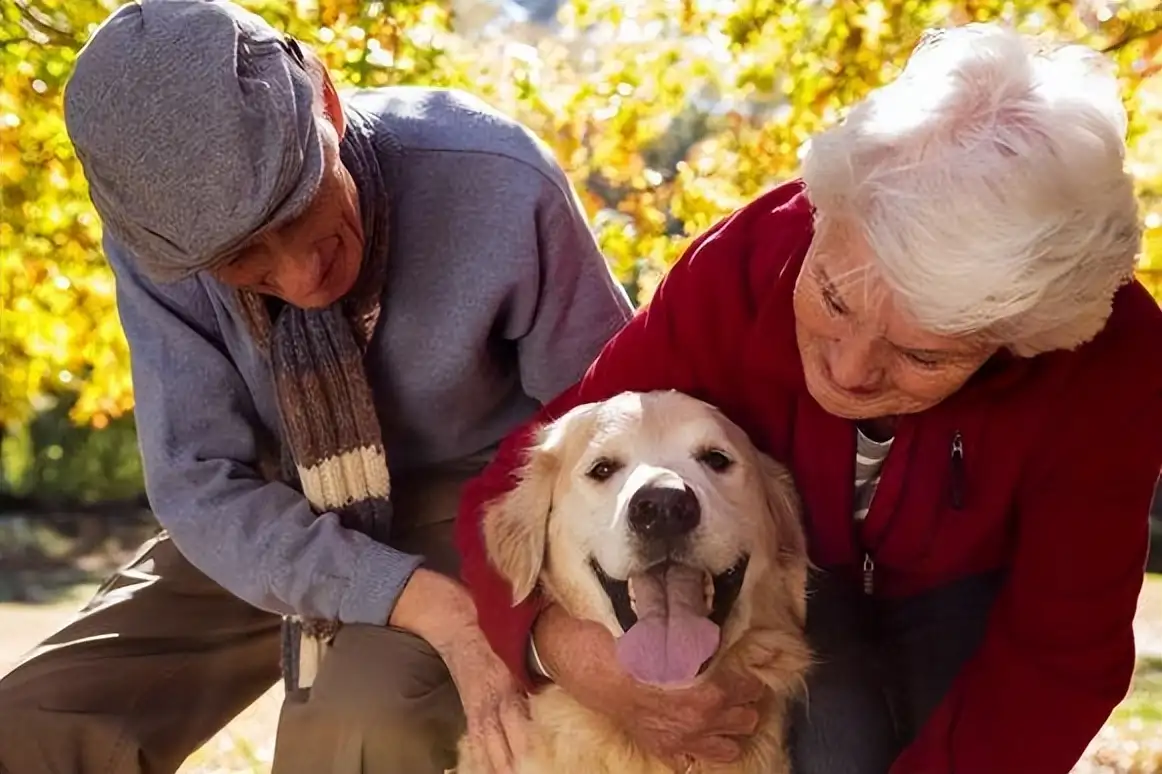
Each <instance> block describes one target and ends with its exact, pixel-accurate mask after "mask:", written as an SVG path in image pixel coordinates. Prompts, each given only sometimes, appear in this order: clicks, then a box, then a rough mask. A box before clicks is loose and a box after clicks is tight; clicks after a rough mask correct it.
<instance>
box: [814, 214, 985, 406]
mask: <svg viewBox="0 0 1162 774" xmlns="http://www.w3.org/2000/svg"><path fill="white" fill-rule="evenodd" d="M816 239H817V242H816V244H814V245H813V246H812V250H811V252H810V254H809V255H808V257H807V260H806V262H805V263H804V264H803V268H802V271H801V272H800V273H799V278H798V281H797V282H796V285H795V301H794V303H795V329H796V335H797V337H798V343H799V353H800V356H801V357H802V360H803V371H804V374H805V376H806V382H807V389H808V390H809V391H810V393H811V395H812V397H814V398H815V400H816V401H817V402H818V403H819V405H821V406H822V407H823V408H824V409H825V410H826V411H828V412H829V413H831V414H834V415H835V416H840V417H844V418H847V419H879V418H884V417H892V416H897V415H900V414H913V413H916V412H919V411H923V410H925V409H927V408H929V407H931V406H934V405H935V404H937V403H939V402H940V401H942V400H944V398H946V397H948V396H949V395H951V394H952V393H954V392H956V390H958V389H959V388H960V386H961V385H963V384H964V383H965V382H966V381H967V380H968V378H969V377H970V376H972V374H973V373H974V372H975V371H976V370H977V369H978V368H980V366H981V365H983V364H984V362H985V361H986V360H988V359H989V357H991V356H992V354H993V353H994V352H995V351H996V347H995V346H992V345H989V344H984V343H982V342H980V341H974V340H972V339H970V338H956V337H951V336H945V335H941V334H935V333H931V332H928V331H925V330H923V329H921V328H920V327H919V326H918V325H917V324H916V323H915V322H914V321H913V320H912V319H911V318H910V317H909V315H908V314H907V313H906V312H905V311H904V310H902V309H900V308H898V307H897V306H896V304H895V303H894V302H893V299H892V297H891V293H890V291H889V290H888V288H887V286H886V285H885V284H884V283H883V281H882V280H880V279H878V278H877V276H876V272H874V271H868V269H870V268H871V266H872V263H871V261H872V255H871V251H870V250H869V249H868V247H867V245H866V243H865V242H864V240H863V239H862V238H861V237H859V236H858V235H856V234H854V233H853V232H851V231H850V230H844V229H837V230H833V231H830V232H829V234H828V236H823V235H822V234H820V235H818V236H817V237H816Z"/></svg>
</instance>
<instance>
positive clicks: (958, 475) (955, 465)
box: [948, 430, 964, 511]
mask: <svg viewBox="0 0 1162 774" xmlns="http://www.w3.org/2000/svg"><path fill="white" fill-rule="evenodd" d="M950 456H951V461H950V462H951V465H952V486H951V487H950V488H949V493H948V494H949V500H950V501H951V505H952V509H953V510H955V511H959V510H962V509H963V508H964V436H962V435H961V434H960V431H959V430H957V431H956V432H955V433H953V435H952V451H951V455H950Z"/></svg>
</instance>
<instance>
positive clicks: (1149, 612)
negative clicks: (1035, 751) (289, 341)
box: [0, 575, 1162, 774]
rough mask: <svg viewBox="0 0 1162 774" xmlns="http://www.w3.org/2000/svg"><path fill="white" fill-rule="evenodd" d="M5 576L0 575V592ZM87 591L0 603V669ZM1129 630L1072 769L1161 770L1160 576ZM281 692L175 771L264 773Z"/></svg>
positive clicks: (1091, 773) (70, 589)
mask: <svg viewBox="0 0 1162 774" xmlns="http://www.w3.org/2000/svg"><path fill="white" fill-rule="evenodd" d="M4 580H5V578H4V577H3V576H2V575H0V593H2V592H3V591H4V589H3V586H4V585H5V584H4V583H3V581H4ZM24 586H25V587H26V586H27V584H24ZM92 589H93V586H92V585H91V584H90V583H82V584H79V585H71V584H70V585H67V586H65V587H64V588H63V589H62V588H60V587H59V586H56V587H54V591H53V592H52V593H51V594H47V593H46V594H44V595H43V596H41V601H39V602H21V603H14V602H6V603H0V632H3V634H0V674H3V673H4V672H6V671H7V670H8V669H9V668H10V667H11V666H12V665H13V664H14V663H15V662H16V660H17V659H18V658H19V657H20V655H21V654H22V653H23V652H24V651H25V650H26V649H28V648H30V647H31V646H32V645H34V644H35V643H36V642H37V641H39V640H40V639H42V638H43V637H45V636H47V635H48V634H50V633H51V632H52V631H53V630H55V629H56V628H57V627H59V626H61V625H62V624H64V623H66V622H67V621H68V619H69V617H70V616H71V615H72V613H73V612H74V611H75V610H76V608H77V606H78V605H79V604H80V603H81V602H83V601H84V599H85V597H86V596H87V595H88V594H89V593H91V591H92ZM33 596H34V598H35V597H37V596H38V595H33ZM0 598H2V597H0ZM1135 634H1136V636H1137V643H1138V652H1139V666H1138V671H1137V674H1136V676H1135V680H1134V686H1133V689H1132V691H1131V693H1130V695H1129V696H1128V697H1127V698H1126V700H1125V701H1124V702H1123V703H1122V704H1121V706H1119V707H1118V709H1117V710H1116V711H1115V712H1114V714H1113V716H1112V717H1111V718H1110V722H1109V723H1108V724H1107V725H1106V727H1105V728H1104V729H1102V732H1101V733H1100V734H1099V735H1098V737H1097V738H1096V739H1095V740H1094V742H1093V743H1092V744H1091V745H1090V749H1089V751H1088V752H1087V754H1086V756H1085V758H1084V759H1083V760H1082V761H1081V763H1079V764H1078V766H1077V767H1076V768H1075V769H1074V770H1073V774H1162V576H1158V575H1152V576H1149V577H1148V579H1147V583H1146V587H1145V590H1144V591H1143V593H1142V597H1141V600H1140V603H1139V610H1138V617H1137V620H1136V621H1135ZM281 691H282V689H281V687H279V686H276V687H274V688H272V689H271V690H270V691H269V692H268V693H267V694H266V695H264V696H263V697H262V698H260V699H259V700H258V701H257V702H255V704H254V705H252V706H251V707H250V708H249V709H247V710H246V711H245V712H244V713H243V714H242V715H240V716H239V717H238V718H237V719H235V721H234V722H233V723H231V724H230V725H229V726H227V727H226V728H225V729H223V730H222V731H221V732H220V733H219V734H218V735H217V736H215V737H214V738H213V739H211V740H210V741H209V742H208V743H207V744H206V745H205V746H204V747H203V748H202V749H201V750H199V751H198V752H197V753H196V754H195V755H194V756H193V757H192V758H191V759H190V760H189V761H187V763H186V765H185V766H183V767H182V769H181V772H180V774H227V773H229V774H262V773H264V772H267V771H269V768H270V759H271V755H272V753H273V739H274V729H275V724H276V722H277V720H278V708H279V702H280V699H281Z"/></svg>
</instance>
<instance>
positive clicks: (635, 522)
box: [629, 486, 702, 539]
mask: <svg viewBox="0 0 1162 774" xmlns="http://www.w3.org/2000/svg"><path fill="white" fill-rule="evenodd" d="M701 519H702V508H701V506H699V505H698V498H697V497H695V496H694V493H693V492H691V491H690V489H689V488H688V487H681V488H678V487H670V486H649V487H643V488H642V489H639V490H638V491H637V492H635V493H634V496H633V497H632V498H630V501H629V527H630V529H631V530H633V531H634V532H635V533H637V534H638V535H640V536H641V537H644V538H651V539H667V538H676V537H681V536H683V535H686V534H688V533H690V532H693V531H694V528H695V527H697V526H698V522H699V521H701Z"/></svg>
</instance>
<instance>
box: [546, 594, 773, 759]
mask: <svg viewBox="0 0 1162 774" xmlns="http://www.w3.org/2000/svg"><path fill="white" fill-rule="evenodd" d="M534 636H535V637H536V643H537V653H538V655H539V656H540V657H541V659H542V661H543V662H544V664H545V668H546V670H547V671H548V672H549V674H550V676H551V677H552V679H553V680H554V681H555V682H556V683H557V684H558V685H560V686H561V687H562V688H563V689H564V690H565V691H566V692H567V693H569V694H570V695H571V696H573V698H575V699H576V700H577V701H579V702H580V703H581V704H583V705H585V706H586V707H588V708H590V709H592V710H594V711H596V712H602V713H604V714H606V715H610V716H612V717H614V718H615V719H616V720H617V721H618V722H619V723H620V724H621V726H622V727H623V728H624V729H626V731H627V732H628V733H629V734H630V735H631V736H632V737H633V738H634V739H635V740H636V741H637V743H638V744H639V745H641V747H642V748H643V749H645V750H646V751H648V752H650V753H652V754H654V755H656V756H658V757H659V758H661V759H662V760H665V761H667V762H669V763H670V765H671V766H672V767H674V768H675V770H676V771H682V770H683V768H684V767H683V766H682V765H681V764H680V761H682V760H683V757H684V756H689V757H694V758H698V759H702V760H706V761H711V762H715V763H732V762H734V761H736V760H737V759H738V757H739V755H740V754H741V748H740V746H739V742H740V740H741V738H745V737H748V736H750V735H751V734H752V733H754V730H755V726H756V725H757V723H758V711H757V709H756V708H755V706H754V705H755V703H756V702H757V701H758V699H759V698H760V697H761V696H762V691H763V687H762V684H761V683H759V682H758V680H756V679H754V678H751V677H749V676H740V675H716V676H714V677H713V678H712V679H707V680H705V681H701V682H699V684H698V685H696V686H694V687H691V688H682V689H675V690H662V689H659V688H654V687H652V686H648V685H644V684H642V683H639V682H637V681H636V680H634V679H633V678H631V677H630V676H629V675H627V674H626V673H625V672H624V671H622V670H621V668H620V667H618V665H617V660H616V657H615V651H614V641H613V637H612V636H611V635H610V634H609V632H608V631H606V630H605V629H604V628H603V627H601V626H599V625H597V624H594V623H590V622H586V621H578V620H576V619H574V618H572V617H570V616H569V615H568V614H567V613H565V612H564V611H563V610H561V609H559V608H557V607H550V608H548V609H547V610H545V612H544V613H542V614H541V616H540V618H539V619H538V621H537V625H536V631H535V635H534Z"/></svg>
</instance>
